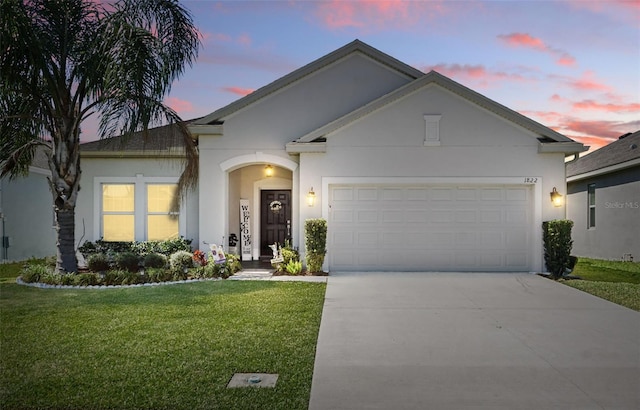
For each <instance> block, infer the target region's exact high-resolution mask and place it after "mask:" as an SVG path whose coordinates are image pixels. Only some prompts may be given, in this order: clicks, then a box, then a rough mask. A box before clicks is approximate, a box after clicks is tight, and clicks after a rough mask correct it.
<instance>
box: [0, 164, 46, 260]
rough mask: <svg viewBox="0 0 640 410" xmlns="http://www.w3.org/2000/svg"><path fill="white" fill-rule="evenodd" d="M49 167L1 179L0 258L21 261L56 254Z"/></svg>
mask: <svg viewBox="0 0 640 410" xmlns="http://www.w3.org/2000/svg"><path fill="white" fill-rule="evenodd" d="M47 175H50V173H49V171H45V170H40V169H35V168H33V169H32V170H31V171H30V172H29V175H28V176H26V177H19V178H16V179H14V180H11V181H10V180H9V179H8V178H2V179H1V180H0V212H1V213H2V217H3V219H0V240H1V237H2V236H6V237H8V238H9V248H6V249H5V248H2V247H0V260H3V261H22V260H26V259H29V258H42V257H47V256H55V254H56V238H57V235H56V231H55V228H54V226H55V216H54V213H53V198H52V196H51V191H50V189H49V182H48V181H47Z"/></svg>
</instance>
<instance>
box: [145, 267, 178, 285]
mask: <svg viewBox="0 0 640 410" xmlns="http://www.w3.org/2000/svg"><path fill="white" fill-rule="evenodd" d="M144 273H145V275H146V276H147V280H148V281H149V282H150V283H159V282H169V281H171V280H173V274H172V273H171V270H169V269H164V268H150V269H146V270H145V272H144Z"/></svg>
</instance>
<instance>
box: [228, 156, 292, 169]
mask: <svg viewBox="0 0 640 410" xmlns="http://www.w3.org/2000/svg"><path fill="white" fill-rule="evenodd" d="M253 164H273V165H278V166H280V167H283V168H286V169H288V170H290V171H294V170H295V169H296V168H298V163H297V162H294V161H291V160H290V159H288V158H283V157H281V156H278V155H273V154H265V153H263V152H259V151H256V152H255V153H253V154H246V155H239V156H237V157H233V158H229V159H228V160H226V161H223V162H221V163H220V169H221V170H223V171H225V172H231V171H235V170H236V169H239V168H242V167H245V166H247V165H253Z"/></svg>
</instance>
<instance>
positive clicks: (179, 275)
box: [169, 251, 189, 280]
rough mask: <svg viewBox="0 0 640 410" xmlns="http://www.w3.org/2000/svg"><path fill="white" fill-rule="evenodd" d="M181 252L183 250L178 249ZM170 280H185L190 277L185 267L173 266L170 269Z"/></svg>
mask: <svg viewBox="0 0 640 410" xmlns="http://www.w3.org/2000/svg"><path fill="white" fill-rule="evenodd" d="M178 252H181V251H178ZM169 272H170V278H171V279H170V280H185V279H187V278H188V277H189V275H188V273H187V271H186V269H185V268H174V267H172V268H171V269H170V270H169Z"/></svg>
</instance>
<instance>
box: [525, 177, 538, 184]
mask: <svg viewBox="0 0 640 410" xmlns="http://www.w3.org/2000/svg"><path fill="white" fill-rule="evenodd" d="M524 183H525V184H537V183H538V178H537V177H524Z"/></svg>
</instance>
